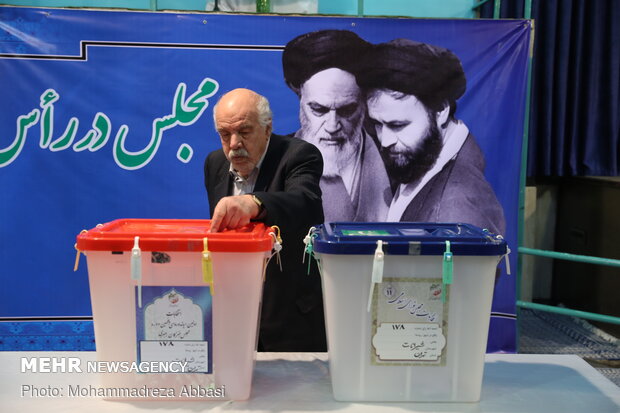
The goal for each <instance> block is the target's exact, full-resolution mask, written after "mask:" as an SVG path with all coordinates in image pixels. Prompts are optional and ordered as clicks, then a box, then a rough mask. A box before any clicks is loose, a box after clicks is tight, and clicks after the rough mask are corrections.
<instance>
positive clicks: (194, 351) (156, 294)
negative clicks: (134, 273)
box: [136, 286, 213, 374]
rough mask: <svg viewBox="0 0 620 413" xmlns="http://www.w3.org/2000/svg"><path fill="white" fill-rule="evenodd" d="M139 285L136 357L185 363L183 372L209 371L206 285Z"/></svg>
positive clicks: (208, 295) (209, 317)
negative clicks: (141, 298)
mask: <svg viewBox="0 0 620 413" xmlns="http://www.w3.org/2000/svg"><path fill="white" fill-rule="evenodd" d="M137 288H138V287H136V294H137ZM141 288H142V297H143V306H142V308H140V307H138V306H137V305H136V338H137V341H138V343H137V347H138V361H139V362H165V363H169V362H181V363H183V364H184V365H185V366H186V370H185V372H186V373H208V374H212V373H213V371H212V362H211V361H212V354H213V349H212V345H210V343H212V342H213V341H212V340H213V337H212V307H211V304H212V301H211V293H210V290H209V288H208V287H189V286H177V287H170V286H143V287H141ZM136 302H137V301H136Z"/></svg>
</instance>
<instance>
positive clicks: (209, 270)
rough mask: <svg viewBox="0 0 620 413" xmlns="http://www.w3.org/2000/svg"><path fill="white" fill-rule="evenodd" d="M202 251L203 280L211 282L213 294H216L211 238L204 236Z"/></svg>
mask: <svg viewBox="0 0 620 413" xmlns="http://www.w3.org/2000/svg"><path fill="white" fill-rule="evenodd" d="M202 243H203V251H202V281H203V282H205V283H206V284H209V290H210V292H211V295H215V286H214V285H213V261H212V259H211V253H210V252H209V239H208V238H206V237H205V238H203V240H202Z"/></svg>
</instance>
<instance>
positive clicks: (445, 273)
mask: <svg viewBox="0 0 620 413" xmlns="http://www.w3.org/2000/svg"><path fill="white" fill-rule="evenodd" d="M453 272H454V265H453V256H452V252H451V251H450V241H446V251H445V252H444V253H443V263H442V267H441V279H442V288H441V301H442V302H444V303H445V302H446V290H447V286H448V285H450V284H452V279H453Z"/></svg>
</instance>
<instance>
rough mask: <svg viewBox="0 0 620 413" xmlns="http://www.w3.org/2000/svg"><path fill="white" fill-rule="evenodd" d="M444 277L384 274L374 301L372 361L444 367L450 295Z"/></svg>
mask: <svg viewBox="0 0 620 413" xmlns="http://www.w3.org/2000/svg"><path fill="white" fill-rule="evenodd" d="M441 281H442V280H441V278H411V277H406V278H405V277H401V278H397V277H393V278H390V277H384V278H383V282H382V283H381V284H380V285H379V288H376V289H375V291H374V296H373V303H372V338H371V341H372V342H371V355H370V357H371V364H373V365H388V366H394V365H398V366H402V365H425V366H429V365H431V366H433V365H436V366H443V365H445V362H446V349H447V346H446V344H447V336H448V303H449V299H448V298H449V294H447V293H448V291H446V300H445V302H443V300H442V299H441V295H442V288H443V285H442V282H441Z"/></svg>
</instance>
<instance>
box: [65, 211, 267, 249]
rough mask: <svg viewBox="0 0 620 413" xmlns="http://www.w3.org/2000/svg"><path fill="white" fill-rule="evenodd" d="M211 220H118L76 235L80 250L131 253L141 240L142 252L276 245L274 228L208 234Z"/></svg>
mask: <svg viewBox="0 0 620 413" xmlns="http://www.w3.org/2000/svg"><path fill="white" fill-rule="evenodd" d="M210 227H211V220H208V219H117V220H115V221H112V222H108V223H107V224H103V225H98V226H97V227H95V228H93V229H91V230H90V231H87V232H83V233H81V234H80V235H78V236H77V248H78V249H79V250H80V251H131V249H132V248H133V245H134V238H135V237H136V236H138V237H140V239H139V246H140V249H141V250H143V251H162V252H165V251H200V252H202V251H203V250H204V238H207V239H208V248H209V251H213V252H259V251H270V250H271V248H272V246H273V237H272V236H271V235H270V233H271V232H273V229H272V228H269V227H266V226H265V224H263V223H262V222H252V223H250V224H249V225H246V226H245V227H243V228H239V229H236V230H225V231H223V232H217V233H213V234H209V233H208V232H207V231H208V230H209V228H210Z"/></svg>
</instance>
